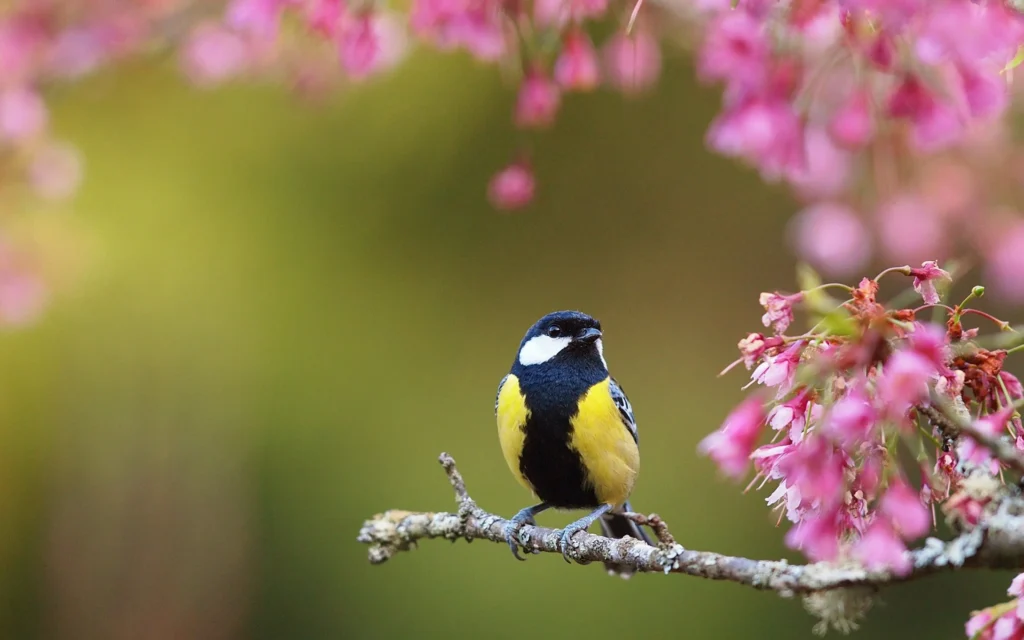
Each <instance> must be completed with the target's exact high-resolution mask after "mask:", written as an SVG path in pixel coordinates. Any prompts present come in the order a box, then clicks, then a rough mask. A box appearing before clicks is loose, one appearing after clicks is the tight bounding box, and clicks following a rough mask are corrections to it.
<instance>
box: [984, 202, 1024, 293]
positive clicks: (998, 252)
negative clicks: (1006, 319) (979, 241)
mask: <svg viewBox="0 0 1024 640" xmlns="http://www.w3.org/2000/svg"><path fill="white" fill-rule="evenodd" d="M987 257H988V264H987V265H986V275H987V277H988V282H989V283H990V284H991V287H992V289H993V292H994V293H996V294H997V295H999V296H1002V297H1003V298H1006V299H1008V300H1011V301H1013V302H1020V301H1024V277H1021V274H1024V222H1018V223H1016V224H1014V225H1013V226H1011V227H1009V228H1008V229H1006V230H1005V231H1004V232H1003V233H1002V234H1000V236H999V237H998V238H996V239H995V241H994V242H993V246H992V247H991V248H989V250H988V256H987Z"/></svg>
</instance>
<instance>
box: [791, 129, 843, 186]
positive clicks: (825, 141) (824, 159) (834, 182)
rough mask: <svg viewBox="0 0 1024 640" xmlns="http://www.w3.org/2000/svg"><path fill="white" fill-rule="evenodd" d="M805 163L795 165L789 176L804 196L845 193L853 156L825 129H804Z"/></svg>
mask: <svg viewBox="0 0 1024 640" xmlns="http://www.w3.org/2000/svg"><path fill="white" fill-rule="evenodd" d="M804 158H805V161H804V162H803V163H799V164H796V165H793V166H792V167H790V168H789V171H788V173H787V174H786V179H787V180H788V181H789V183H790V184H792V185H793V186H794V187H796V190H797V192H798V193H799V194H800V195H801V196H802V197H804V198H810V199H821V198H831V197H835V196H838V195H840V194H842V193H843V191H844V190H845V189H846V187H847V185H848V183H849V181H850V176H851V171H852V169H851V165H852V157H851V155H850V153H849V152H848V151H846V150H845V149H840V148H839V147H837V146H836V144H835V143H834V142H833V141H832V138H831V137H829V135H828V133H826V132H825V131H824V130H823V129H820V128H817V127H809V128H807V129H806V130H805V132H804Z"/></svg>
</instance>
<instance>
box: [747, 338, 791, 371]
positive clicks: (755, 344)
mask: <svg viewBox="0 0 1024 640" xmlns="http://www.w3.org/2000/svg"><path fill="white" fill-rule="evenodd" d="M766 340H772V341H773V343H777V344H773V345H772V346H776V347H777V346H779V345H781V344H782V339H781V338H765V337H764V335H762V334H760V333H751V334H748V335H747V337H746V338H743V339H742V340H740V341H739V343H738V344H737V345H736V346H737V348H738V349H739V350H740V355H741V358H742V360H743V364H744V365H745V366H746V367H747V370H748V371H749V370H750V369H751V368H752V367H753V366H754V365H755V364H756V363H757V361H758V360H760V359H761V356H763V355H764V352H765V349H767V348H768V344H767V342H766Z"/></svg>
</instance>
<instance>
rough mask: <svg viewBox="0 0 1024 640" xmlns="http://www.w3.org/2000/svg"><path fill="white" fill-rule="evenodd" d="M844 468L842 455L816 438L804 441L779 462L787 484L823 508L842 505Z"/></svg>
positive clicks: (821, 439) (811, 437)
mask: <svg viewBox="0 0 1024 640" xmlns="http://www.w3.org/2000/svg"><path fill="white" fill-rule="evenodd" d="M844 466H845V461H844V457H843V455H842V454H841V453H840V452H839V451H837V450H836V449H835V447H834V446H833V445H832V444H831V443H830V442H828V441H827V440H826V439H825V438H823V437H820V436H816V435H812V436H807V437H806V438H804V440H803V442H801V443H800V444H799V445H798V446H797V447H795V448H794V449H793V451H792V452H790V453H788V454H787V455H786V456H784V457H783V458H782V459H780V460H779V463H778V469H779V472H780V473H781V474H782V475H783V476H784V477H785V478H786V484H787V485H789V486H792V487H796V488H797V489H799V490H800V495H801V496H802V498H803V499H804V500H808V501H810V502H811V503H812V504H815V505H816V506H818V507H819V508H821V509H828V508H831V507H834V506H837V505H839V504H840V503H841V502H842V498H843V493H844V489H845V480H844Z"/></svg>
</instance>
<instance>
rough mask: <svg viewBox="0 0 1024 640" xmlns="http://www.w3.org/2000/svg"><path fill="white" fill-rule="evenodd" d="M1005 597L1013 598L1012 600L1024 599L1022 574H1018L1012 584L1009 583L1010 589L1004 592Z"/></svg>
mask: <svg viewBox="0 0 1024 640" xmlns="http://www.w3.org/2000/svg"><path fill="white" fill-rule="evenodd" d="M1006 595H1008V596H1013V597H1014V598H1024V573H1021V574H1018V575H1017V577H1016V578H1014V579H1013V582H1011V583H1010V588H1009V589H1007V590H1006Z"/></svg>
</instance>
